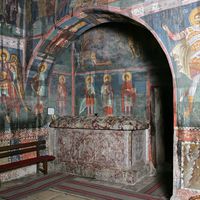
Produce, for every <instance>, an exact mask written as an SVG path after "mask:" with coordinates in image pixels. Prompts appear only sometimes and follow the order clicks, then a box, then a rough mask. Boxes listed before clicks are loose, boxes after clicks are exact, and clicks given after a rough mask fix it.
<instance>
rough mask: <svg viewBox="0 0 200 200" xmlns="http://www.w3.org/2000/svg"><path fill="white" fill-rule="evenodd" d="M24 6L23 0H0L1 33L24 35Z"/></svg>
mask: <svg viewBox="0 0 200 200" xmlns="http://www.w3.org/2000/svg"><path fill="white" fill-rule="evenodd" d="M23 8H24V1H23V0H2V1H0V25H1V27H2V29H1V34H4V35H24V33H25V31H24V29H25V27H24V24H23V15H24V13H23V12H22V10H23Z"/></svg>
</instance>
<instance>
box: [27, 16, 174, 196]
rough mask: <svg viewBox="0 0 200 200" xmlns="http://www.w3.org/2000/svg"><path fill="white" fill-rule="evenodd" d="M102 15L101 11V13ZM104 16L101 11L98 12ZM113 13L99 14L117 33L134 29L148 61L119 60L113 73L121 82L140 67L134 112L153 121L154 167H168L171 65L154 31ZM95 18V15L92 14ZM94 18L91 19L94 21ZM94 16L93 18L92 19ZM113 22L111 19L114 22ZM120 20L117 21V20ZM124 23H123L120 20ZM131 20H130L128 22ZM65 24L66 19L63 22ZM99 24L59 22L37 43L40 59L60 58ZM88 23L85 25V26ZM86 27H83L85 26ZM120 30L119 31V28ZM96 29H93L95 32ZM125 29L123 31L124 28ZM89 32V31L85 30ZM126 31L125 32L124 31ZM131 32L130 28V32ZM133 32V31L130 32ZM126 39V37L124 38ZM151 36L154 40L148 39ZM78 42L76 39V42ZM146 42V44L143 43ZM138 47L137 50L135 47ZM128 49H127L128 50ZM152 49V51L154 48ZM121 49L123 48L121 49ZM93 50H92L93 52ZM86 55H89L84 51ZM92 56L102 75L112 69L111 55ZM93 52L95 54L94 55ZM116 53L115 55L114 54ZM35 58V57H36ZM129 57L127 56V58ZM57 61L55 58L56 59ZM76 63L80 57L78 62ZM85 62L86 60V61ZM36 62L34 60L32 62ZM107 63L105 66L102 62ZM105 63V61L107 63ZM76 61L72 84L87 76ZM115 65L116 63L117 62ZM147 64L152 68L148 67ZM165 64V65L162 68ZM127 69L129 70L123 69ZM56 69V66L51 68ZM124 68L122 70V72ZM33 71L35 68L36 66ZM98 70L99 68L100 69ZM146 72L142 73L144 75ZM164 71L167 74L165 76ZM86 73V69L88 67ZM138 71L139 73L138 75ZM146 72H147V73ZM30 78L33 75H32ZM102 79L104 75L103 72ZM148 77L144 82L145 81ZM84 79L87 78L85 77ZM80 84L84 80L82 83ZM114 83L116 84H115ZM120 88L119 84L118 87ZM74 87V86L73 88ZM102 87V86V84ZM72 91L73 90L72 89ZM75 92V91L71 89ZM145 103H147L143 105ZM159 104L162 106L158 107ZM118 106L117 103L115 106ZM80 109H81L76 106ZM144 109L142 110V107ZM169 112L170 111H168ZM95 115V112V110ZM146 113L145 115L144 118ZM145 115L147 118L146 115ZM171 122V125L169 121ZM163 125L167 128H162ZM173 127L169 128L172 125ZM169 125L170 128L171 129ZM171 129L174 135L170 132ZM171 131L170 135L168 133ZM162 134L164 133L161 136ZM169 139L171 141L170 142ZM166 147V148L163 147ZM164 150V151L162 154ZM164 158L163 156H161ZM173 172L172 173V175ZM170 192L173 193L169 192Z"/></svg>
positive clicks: (130, 43) (76, 111) (131, 51)
mask: <svg viewBox="0 0 200 200" xmlns="http://www.w3.org/2000/svg"><path fill="white" fill-rule="evenodd" d="M98 14H99V13H98ZM99 15H100V16H101V14H99ZM109 16H110V13H106V14H105V15H104V16H103V17H102V18H101V17H99V18H100V19H101V20H100V21H101V23H99V24H102V23H105V22H106V24H107V25H105V26H104V28H106V26H108V27H112V29H113V30H115V31H114V32H115V33H116V32H117V33H118V32H120V33H121V32H124V30H130V29H131V30H132V31H131V32H132V33H135V34H133V35H134V37H135V41H138V43H137V45H136V46H138V45H139V47H144V46H145V48H144V49H142V51H143V53H144V55H145V56H144V55H143V56H144V58H143V59H146V60H147V62H148V64H146V63H145V62H142V63H140V61H138V63H140V64H138V65H134V66H130V62H127V63H126V62H124V63H123V61H124V60H123V59H122V61H120V64H119V63H118V66H119V65H121V66H122V65H123V64H125V65H126V66H125V67H126V68H123V69H122V68H118V69H116V68H114V69H112V70H113V71H112V73H113V74H114V75H116V73H117V72H121V74H120V76H119V77H120V78H118V80H119V82H120V81H122V80H123V75H122V73H123V71H125V72H129V73H130V71H131V70H132V67H133V68H137V69H136V71H134V72H133V71H131V72H133V73H132V77H133V80H136V81H133V82H132V83H133V85H137V86H136V89H137V90H141V91H142V92H141V93H140V95H143V98H138V101H139V100H143V101H140V103H138V104H137V105H138V107H137V109H135V110H134V112H135V113H137V111H139V114H137V117H138V119H139V120H144V121H148V120H149V122H150V123H151V126H150V131H151V146H150V147H149V152H150V153H149V155H148V156H149V158H150V159H152V162H153V164H154V167H155V168H161V169H162V168H165V164H166V162H168V163H169V165H166V166H170V165H172V160H173V159H172V158H173V157H172V153H168V152H172V146H173V145H172V144H173V92H172V91H173V83H172V75H171V72H170V70H169V64H168V62H167V60H166V57H165V55H164V53H163V51H162V50H161V48H160V46H159V45H158V42H157V41H156V40H155V39H154V38H153V37H152V34H151V33H150V32H149V31H148V30H147V29H146V28H144V27H143V26H142V27H141V25H139V24H138V23H137V22H136V24H135V25H134V24H133V23H131V21H130V19H129V20H127V18H123V16H120V15H117V14H113V15H111V17H109ZM85 18H87V19H88V15H87V17H85ZM91 18H92V17H91ZM91 18H90V19H89V20H91ZM92 19H93V18H92ZM112 21H113V23H111V24H110V22H112ZM115 22H117V23H115ZM119 22H121V23H119ZM127 22H128V23H127ZM63 24H64V22H63ZM97 25H98V24H95V23H93V24H92V23H91V24H87V23H86V24H84V23H82V22H80V23H76V25H73V26H72V27H70V26H68V27H67V28H66V29H65V27H64V26H63V27H62V24H60V27H61V29H60V30H59V31H58V32H57V33H55V32H54V31H53V32H52V35H54V37H53V38H52V37H51V36H49V35H46V36H45V38H46V39H45V40H43V41H41V42H40V46H38V49H39V51H38V52H39V54H38V56H40V55H41V53H42V52H45V55H43V57H41V58H40V60H42V61H43V62H46V60H48V59H49V57H58V55H59V54H58V51H59V52H61V51H62V49H63V48H66V47H69V46H70V42H69V41H72V40H73V41H77V38H78V37H79V36H80V35H83V36H84V35H85V34H87V33H89V31H88V30H90V29H91V28H92V27H96V28H100V29H101V27H100V26H98V27H97ZM85 26H86V27H85ZM83 27H84V28H85V29H84V30H83V29H82V28H83ZM117 29H118V30H117ZM92 30H93V29H91V31H92ZM122 30H123V31H122ZM78 31H80V33H79V34H77V35H76V33H77V32H78ZM86 31H88V32H87V33H86ZM125 32H126V31H125ZM125 32H124V33H123V35H126V33H125ZM129 32H130V31H129ZM128 35H130V34H128ZM48 37H50V38H51V39H48ZM129 37H130V36H127V37H123V38H124V41H125V42H124V44H126V47H127V48H129V49H128V50H127V52H129V56H128V57H131V56H132V57H133V56H134V57H135V59H137V56H138V55H139V54H140V53H141V52H137V51H136V52H134V51H135V50H137V48H135V47H134V45H135V44H134V41H129V40H128V38H129ZM125 38H126V39H125ZM149 38H151V39H149ZM75 43H76V42H75ZM89 43H90V44H92V43H91V42H89ZM41 44H42V45H41ZM144 44H145V45H144ZM73 46H74V45H72V46H71V48H72V52H71V53H72V54H71V56H72V57H73V56H74V55H75V54H76V53H77V49H76V44H75V46H74V47H73ZM97 46H98V45H97ZM133 47H134V48H135V49H134V48H133ZM74 48H75V49H76V52H75V51H74ZM92 48H97V47H92ZM127 48H125V49H127ZM119 49H121V50H123V48H119ZM152 49H153V51H152ZM114 51H116V49H114ZM121 52H122V51H121ZM91 53H92V52H91ZM85 55H86V54H85ZM91 55H92V54H90V55H89V56H88V60H89V61H88V62H89V63H90V65H93V66H95V65H97V66H101V69H100V70H99V74H100V73H101V72H102V71H103V73H109V72H111V71H110V69H105V68H104V67H105V66H108V65H109V64H110V63H113V62H114V59H113V60H111V62H109V61H110V60H109V59H110V58H109V57H102V56H101V55H100V54H99V53H96V54H95V58H94V57H93V58H94V59H93V60H92V59H91ZM93 55H94V54H93ZM112 55H114V54H112ZM127 55H128V54H126V53H125V54H124V55H123V54H122V58H125V56H127ZM35 59H37V58H36V56H35ZM116 59H117V57H115V60H116ZM125 60H126V59H125ZM32 61H34V57H33V59H32ZM54 61H55V60H54ZM75 62H77V60H76V61H75ZM84 62H85V61H83V63H84ZM32 63H33V62H32ZM52 63H53V62H51V64H50V65H49V66H51V65H52ZM102 63H103V64H104V66H103V64H102ZM105 63H106V64H105ZM76 64H77V63H73V65H74V66H73V67H75V68H74V69H73V70H75V71H73V70H72V71H70V73H69V75H70V76H71V75H72V77H73V80H72V85H75V84H76V80H75V79H76V77H77V76H78V75H79V76H80V77H81V76H83V75H84V72H82V71H79V72H78V73H76V66H75V65H76ZM115 64H116V63H115ZM85 65H88V63H87V59H86V64H85ZM148 66H149V67H150V68H148ZM160 66H162V67H160ZM124 69H126V70H124ZM51 70H53V69H51ZM120 70H122V71H120ZM31 71H32V68H30V72H31ZM33 71H34V68H33ZM97 71H98V70H97ZM89 72H90V73H89V74H91V73H92V74H95V72H94V71H89ZM142 73H143V74H142ZM163 73H164V74H165V76H163ZM86 74H88V73H87V70H86ZM135 74H136V75H135ZM141 74H142V75H141ZM144 74H145V75H144ZM30 77H31V76H30ZM100 77H101V80H102V77H103V75H101V74H100ZM144 80H145V81H144ZM82 81H83V82H84V80H82ZM80 83H81V82H80ZM114 85H115V84H114ZM116 87H118V86H116ZM72 88H73V87H72ZM99 89H100V87H99ZM72 90H73V89H72ZM74 92H76V90H74ZM72 93H73V92H72ZM117 94H118V97H119V98H118V101H116V103H115V104H116V105H118V104H120V103H119V102H120V100H119V99H120V92H118V93H117ZM144 94H146V101H144ZM73 95H75V93H73V94H72V98H71V99H72V102H71V103H72V107H73V106H74V109H73V110H74V113H72V114H75V115H78V114H80V113H79V107H80V105H79V106H78V107H76V102H73V100H74V101H76V99H75V98H73ZM144 102H145V104H143V103H144ZM157 104H158V105H159V106H158V107H157ZM168 106H169V109H167V107H168ZM116 107H117V106H116ZM77 108H78V109H77ZM141 108H142V109H141ZM116 110H117V111H116V113H115V114H116V115H120V112H121V110H120V107H119V108H117V109H116ZM151 113H152V114H155V116H153V115H152V114H151ZM167 113H168V114H167ZM93 114H94V113H93ZM144 116H145V117H144ZM143 117H144V118H143ZM160 118H163V120H160V121H157V120H159V119H160ZM168 122H169V124H168ZM163 126H164V130H163V129H162V128H163ZM169 127H170V128H169ZM168 128H169V129H168ZM169 132H171V134H170V133H169ZM168 133H169V134H168ZM161 135H162V136H161ZM166 141H170V142H169V143H170V144H169V143H168V142H166ZM162 147H164V148H162ZM160 152H163V153H160ZM163 157H165V159H163ZM161 158H162V159H161ZM160 160H161V161H160ZM171 174H172V173H170V175H171ZM170 183H172V179H170ZM170 195H171V194H170Z"/></svg>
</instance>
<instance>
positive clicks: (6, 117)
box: [0, 48, 27, 130]
mask: <svg viewBox="0 0 200 200" xmlns="http://www.w3.org/2000/svg"><path fill="white" fill-rule="evenodd" d="M22 56H23V55H22V51H20V50H19V49H18V50H17V49H12V48H3V49H1V50H0V69H1V72H0V97H1V110H0V112H1V117H0V118H1V129H2V130H5V129H9V128H10V126H11V128H15V126H17V121H18V120H19V118H20V117H21V112H23V111H27V106H26V104H25V102H24V88H23V82H22V80H23V79H22V78H23V76H22V65H21V57H22Z"/></svg>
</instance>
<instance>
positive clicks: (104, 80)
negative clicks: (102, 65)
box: [103, 74, 111, 83]
mask: <svg viewBox="0 0 200 200" xmlns="http://www.w3.org/2000/svg"><path fill="white" fill-rule="evenodd" d="M106 79H108V82H111V75H109V74H105V75H104V76H103V82H104V83H105V82H106Z"/></svg>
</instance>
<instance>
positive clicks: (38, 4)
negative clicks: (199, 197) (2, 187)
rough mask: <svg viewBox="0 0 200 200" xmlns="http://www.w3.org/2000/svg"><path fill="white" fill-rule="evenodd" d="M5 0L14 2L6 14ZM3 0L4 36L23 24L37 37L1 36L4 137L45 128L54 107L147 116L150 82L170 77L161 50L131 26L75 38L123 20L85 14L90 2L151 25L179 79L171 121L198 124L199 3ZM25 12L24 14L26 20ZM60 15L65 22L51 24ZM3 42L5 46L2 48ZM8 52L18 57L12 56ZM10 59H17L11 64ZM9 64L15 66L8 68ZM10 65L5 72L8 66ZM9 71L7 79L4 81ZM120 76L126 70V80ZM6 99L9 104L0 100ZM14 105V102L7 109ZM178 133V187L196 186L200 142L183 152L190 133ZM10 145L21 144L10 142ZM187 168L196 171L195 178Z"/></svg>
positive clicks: (20, 30) (86, 112) (59, 112)
mask: <svg viewBox="0 0 200 200" xmlns="http://www.w3.org/2000/svg"><path fill="white" fill-rule="evenodd" d="M8 3H10V4H11V7H10V10H9V11H8ZM189 3H190V4H189ZM187 4H188V5H187ZM1 5H3V6H1V8H0V21H1V22H0V23H1V24H0V25H1V27H3V28H1V35H10V36H13V35H20V34H21V35H24V33H25V31H24V29H25V28H26V31H27V35H28V36H29V37H32V36H34V37H35V38H36V40H35V38H34V37H33V38H34V39H33V40H35V41H34V42H30V43H29V42H28V45H22V46H21V44H20V43H17V44H16V42H15V44H14V43H12V39H11V38H7V39H4V38H2V37H1V41H0V42H1V46H2V48H1V51H2V52H3V51H4V52H5V50H6V51H8V53H9V54H10V59H9V60H5V58H6V57H7V56H5V55H9V54H7V53H6V54H2V55H4V56H3V57H2V56H1V66H2V65H4V66H5V67H1V69H3V70H1V76H0V78H1V79H0V85H1V86H0V87H1V88H0V89H1V97H2V96H3V98H1V101H2V103H1V107H2V108H1V112H2V115H1V116H3V118H2V120H1V123H2V126H1V128H2V129H3V130H6V131H7V132H6V134H5V135H9V133H10V130H15V131H14V132H16V130H19V129H20V128H22V127H23V126H27V128H32V127H37V126H42V125H45V124H46V122H47V121H46V120H47V115H46V113H47V108H48V107H53V108H55V111H56V115H71V114H76V115H78V114H79V113H80V111H82V110H83V112H81V113H80V114H81V115H83V116H86V115H93V114H95V113H97V114H98V115H101V116H107V115H116V116H118V115H124V114H127V115H130V113H131V115H132V116H135V117H136V118H137V119H143V120H147V119H148V117H147V111H148V109H149V104H147V102H146V100H147V98H146V97H147V95H149V94H148V92H149V90H148V89H149V88H147V86H149V85H156V84H158V83H162V84H168V82H169V81H170V79H169V78H167V77H166V76H165V75H166V71H167V70H166V68H165V69H163V70H158V69H160V66H162V67H163V65H165V64H163V63H161V62H160V61H161V60H162V58H163V55H161V56H160V54H157V52H156V51H154V50H155V49H156V48H154V44H152V45H150V43H151V42H150V41H149V39H148V38H149V36H147V37H146V38H144V37H143V39H142V43H140V44H139V45H138V44H137V42H135V41H137V40H138V38H136V36H137V35H139V37H142V34H138V32H136V30H134V31H133V32H132V33H131V35H132V38H131V37H130V36H129V34H128V35H124V36H123V34H121V33H119V31H120V30H115V31H110V30H108V31H105V29H104V30H103V29H101V28H99V29H98V28H97V29H96V32H95V30H92V31H89V32H87V33H86V34H84V35H83V36H81V37H80V38H79V39H78V37H79V36H80V35H81V34H82V33H84V32H85V31H87V30H88V29H90V28H92V27H94V26H96V25H98V24H101V23H105V22H110V21H118V22H124V21H125V20H124V19H123V17H121V16H119V15H117V14H114V15H113V14H110V13H109V14H108V13H106V14H105V13H103V11H102V10H101V9H100V11H99V10H98V11H95V13H93V14H91V13H89V12H88V13H86V12H82V11H83V10H84V9H87V8H89V7H92V6H96V7H100V8H106V7H108V8H107V9H109V10H110V11H113V12H120V13H123V14H126V15H127V16H129V17H133V18H134V17H136V18H137V17H138V20H140V19H139V18H140V17H141V19H142V20H141V23H144V24H145V23H146V24H148V26H150V27H151V31H153V33H154V34H155V35H157V36H158V37H159V38H158V40H159V41H160V42H161V43H162V44H164V47H165V48H164V50H165V51H166V53H167V55H170V56H169V57H170V59H172V65H173V71H174V76H175V81H176V84H174V86H176V87H177V88H174V89H177V90H176V91H175V94H176V95H177V97H176V98H175V99H177V102H174V105H177V107H175V108H174V113H175V114H176V113H177V121H178V124H176V125H178V126H181V127H184V128H186V127H188V126H191V127H197V128H198V127H199V111H200V110H199V108H200V107H199V101H200V99H199V97H200V90H199V87H198V86H199V69H198V68H199V6H200V4H199V1H196V0H190V1H189V0H188V1H187V0H184V1H179V0H177V1H172V0H169V1H165V0H163V1H159V2H158V1H144V0H143V1H140V0H136V1H129V0H123V1H120V0H118V1H117V0H116V1H115V0H107V1H103V0H102V1H100V0H96V1H81V0H80V1H79V0H77V1H75V0H73V1H69V0H68V1H67V0H66V1H60V0H57V1H54V0H52V1H45V0H41V1H39V0H36V1H35V0H34V1H22V0H18V1H17V0H12V1H10V0H2V1H1ZM6 6H7V9H6ZM16 8H17V9H16ZM169 8H170V9H169ZM24 9H25V10H24ZM167 9H168V10H167ZM76 11H78V14H77V13H76ZM23 13H26V18H25V19H24V20H23V17H24V16H23ZM152 13H153V14H152ZM64 16H66V19H65V20H63V22H60V24H58V23H57V24H56V25H55V23H56V22H58V21H59V20H60V19H62V17H64ZM126 20H127V19H126ZM143 20H144V22H143ZM130 21H131V20H130ZM57 25H58V26H57ZM50 27H53V28H52V30H53V31H49V33H47V30H50ZM54 28H55V29H54ZM121 30H123V29H121ZM134 33H137V34H134ZM38 34H39V35H38ZM40 34H41V35H40ZM25 39H27V38H25ZM28 39H30V38H28ZM31 39H32V38H31ZM75 39H77V40H76V41H75V44H74V46H75V48H73V47H72V46H70V47H69V44H71V43H70V41H71V40H75ZM134 39H135V40H134ZM140 39H141V38H140ZM2 41H3V44H2ZM7 43H9V44H10V45H9V46H7ZM29 44H30V45H29ZM144 44H145V45H146V46H147V49H146V50H145V52H146V53H145V54H144V52H143V49H140V48H139V46H144ZM12 45H13V47H12ZM16 45H18V47H17V46H16ZM40 45H41V47H40ZM14 46H15V47H14ZM25 46H27V48H26V51H27V52H28V53H27V56H26V60H27V63H28V61H29V59H30V63H28V66H27V65H26V62H25V61H24V60H25V59H24V58H25V57H24V55H23V53H22V52H23V50H24V47H25ZM30 46H31V48H29V47H30ZM35 47H36V48H38V49H37V51H36V52H34V55H32V53H31V52H32V51H33V49H34V48H35ZM67 47H68V49H70V50H69V51H68V52H66V54H65V55H63V54H59V50H60V49H61V50H62V51H63V50H64V51H66V48H67ZM71 50H72V51H71ZM12 55H16V56H17V59H16V56H14V57H13V56H12ZM145 55H148V56H147V57H146V56H145ZM11 57H12V58H15V59H14V60H15V61H14V60H12V59H11ZM54 57H56V59H57V60H56V59H55V58H54ZM149 58H150V59H149ZM6 59H7V58H6ZM183 59H184V60H183ZM16 60H17V61H16ZM159 60H160V61H159ZM54 61H55V63H54ZM12 62H13V63H12ZM53 64H54V68H52V66H53ZM13 65H14V66H15V67H12V66H13ZM16 65H17V66H18V67H17V68H18V69H19V70H17V71H15V70H14V68H16ZM42 66H43V67H42ZM147 67H148V70H147ZM25 68H27V70H25ZM7 69H8V71H5V70H7ZM3 72H4V73H3ZM7 74H9V76H10V77H9V79H8V75H7ZM125 74H127V75H128V76H126V77H127V78H126V79H127V81H125ZM163 74H164V75H163ZM24 75H26V76H27V77H24ZM50 75H51V76H50ZM16 77H17V78H16ZM26 78H27V79H26ZM8 80H9V81H8ZM124 82H126V83H124ZM4 86H6V87H4ZM23 86H25V92H24V91H23ZM8 88H11V89H12V91H11V90H10V89H8ZM20 88H22V89H20ZM80 88H81V89H80ZM122 88H123V89H122ZM86 89H87V90H88V92H87V93H86V92H85V90H86ZM122 90H129V91H131V92H122ZM55 91H57V92H55ZM24 95H25V100H24V99H23V96H24ZM148 97H149V96H148ZM6 98H7V100H8V101H7V102H6V103H5V101H4V100H5V99H6ZM14 102H15V104H16V106H15V108H14V109H11V108H12V104H14ZM8 103H9V105H8ZM86 103H87V104H86ZM68 105H70V106H68ZM81 105H82V106H81ZM65 108H66V109H65ZM80 108H81V109H80ZM63 110H64V111H63ZM14 119H15V120H14ZM13 121H14V122H13ZM16 121H17V123H16ZM27 121H28V123H26V122H27ZM175 121H176V120H175ZM24 124H25V125H24ZM197 132H199V131H197ZM26 134H27V133H26ZM188 134H189V133H188ZM190 135H191V134H190ZM178 137H179V138H178V140H180V141H179V142H178V145H179V146H178V150H177V152H176V153H177V154H178V159H179V161H178V162H179V163H178V164H177V166H175V167H177V168H179V166H180V167H181V168H179V169H183V172H182V177H181V180H182V186H181V187H187V188H189V189H196V190H198V189H199V185H198V179H197V178H196V177H197V175H198V174H199V170H198V167H199V161H198V160H199V159H198V155H197V152H198V150H197V146H198V144H196V143H195V144H194V143H191V144H183V146H182V147H183V149H180V147H181V144H182V142H184V141H185V140H187V139H188V137H187V135H184V134H183V135H182V134H180V135H178ZM195 138H196V135H195V136H194V135H192V136H191V138H190V142H194V141H193V140H195ZM12 142H14V143H15V142H19V141H18V140H17V139H16V140H15V139H13V140H12ZM20 142H21V141H20ZM181 152H182V153H183V157H181ZM190 154H193V155H194V156H193V157H192V156H190ZM194 158H197V161H195V163H194V165H190V163H189V161H190V160H193V159H194ZM181 161H183V164H182V165H181ZM190 167H192V168H193V169H194V170H192V171H193V174H192V175H191V173H190V172H191V171H190V169H189V168H190ZM190 177H191V178H190ZM175 181H176V183H175V184H174V185H176V186H177V188H179V179H178V178H177V180H175ZM184 192H185V191H184V190H181V189H180V190H178V191H177V193H178V196H179V197H180V199H181V198H186V197H184V195H183V194H184ZM179 193H180V194H179ZM185 193H187V195H186V196H187V198H189V196H190V195H192V193H190V192H187V191H186V192H185ZM179 197H177V198H179Z"/></svg>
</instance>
